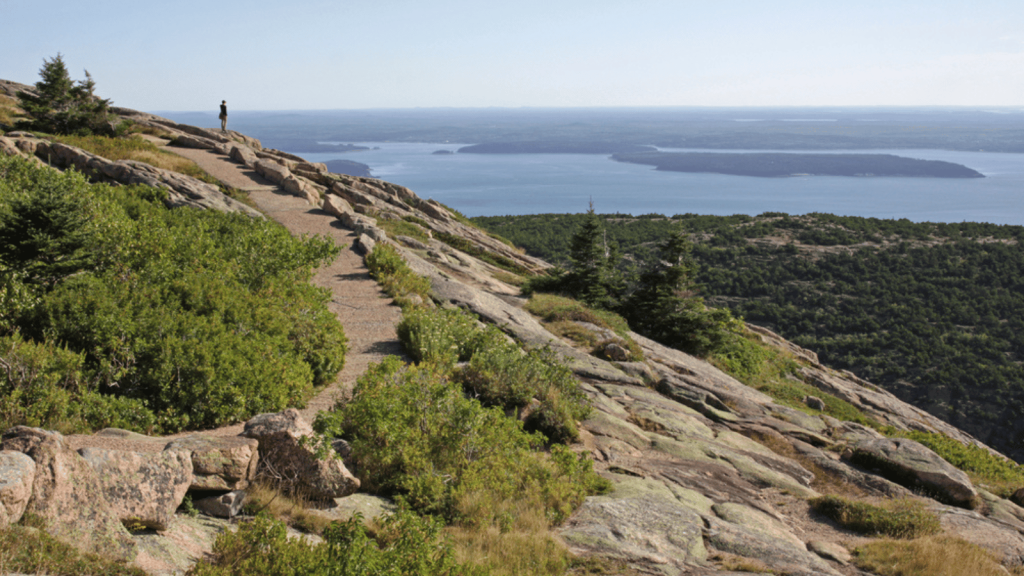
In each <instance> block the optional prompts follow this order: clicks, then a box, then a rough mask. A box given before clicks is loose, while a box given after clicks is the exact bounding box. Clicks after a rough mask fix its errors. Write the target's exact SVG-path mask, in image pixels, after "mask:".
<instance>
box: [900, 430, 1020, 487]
mask: <svg viewBox="0 0 1024 576" xmlns="http://www.w3.org/2000/svg"><path fill="white" fill-rule="evenodd" d="M883 432H884V433H886V435H888V436H898V437H902V438H909V439H911V440H914V441H916V442H920V443H921V444H924V445H925V446H927V447H928V448H931V449H932V450H933V451H934V452H935V453H936V454H938V455H939V456H941V457H942V458H943V459H945V460H946V461H947V462H949V463H950V464H952V465H953V466H956V467H957V468H959V469H961V470H963V471H964V472H966V473H967V475H968V476H970V477H971V482H973V483H974V484H976V485H979V486H985V487H986V488H988V489H989V490H991V491H992V492H994V493H996V494H998V495H999V496H1001V497H1003V498H1009V497H1010V496H1011V495H1012V494H1013V493H1014V492H1016V491H1017V490H1018V489H1020V488H1021V487H1024V466H1021V465H1020V464H1017V463H1016V462H1014V461H1012V460H1009V459H1007V458H1001V457H999V456H996V455H995V454H992V453H991V452H989V451H988V450H986V449H984V448H981V447H980V446H975V445H973V444H971V445H968V444H963V443H961V442H959V441H957V440H954V439H953V438H950V437H949V436H946V435H945V434H940V433H937V432H920V431H917V430H912V431H907V430H896V429H894V428H887V429H884V430H883Z"/></svg>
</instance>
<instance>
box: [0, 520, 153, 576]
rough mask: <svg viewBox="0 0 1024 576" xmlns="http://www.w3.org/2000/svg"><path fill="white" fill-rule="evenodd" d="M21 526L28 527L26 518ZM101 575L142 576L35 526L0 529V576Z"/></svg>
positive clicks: (123, 565)
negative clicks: (10, 575) (28, 575)
mask: <svg viewBox="0 0 1024 576" xmlns="http://www.w3.org/2000/svg"><path fill="white" fill-rule="evenodd" d="M28 520H29V521H28V522H23V524H31V523H32V521H33V519H32V518H31V516H30V518H29V519H28ZM12 573H21V574H68V575H75V574H83V575H84V574H104V575H110V576H145V574H146V573H145V572H144V571H143V570H141V569H139V568H135V567H132V566H127V565H125V564H124V563H123V562H118V561H115V560H111V559H108V558H103V557H101V556H97V555H95V554H86V553H83V552H80V551H79V550H78V549H77V548H75V547H74V546H71V545H69V544H65V543H63V542H61V541H59V540H57V539H55V538H54V537H52V536H50V535H49V534H47V533H46V532H43V531H42V530H40V529H39V528H38V527H34V526H28V525H14V526H10V527H8V528H5V529H3V530H0V574H12Z"/></svg>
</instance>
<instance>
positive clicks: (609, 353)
mask: <svg viewBox="0 0 1024 576" xmlns="http://www.w3.org/2000/svg"><path fill="white" fill-rule="evenodd" d="M601 352H603V353H604V355H605V357H606V358H608V359H609V360H613V361H615V362H627V361H629V360H630V357H631V354H630V353H629V350H628V349H627V348H626V347H625V346H623V345H622V344H619V343H618V342H609V343H607V344H605V345H604V347H603V348H602V349H601Z"/></svg>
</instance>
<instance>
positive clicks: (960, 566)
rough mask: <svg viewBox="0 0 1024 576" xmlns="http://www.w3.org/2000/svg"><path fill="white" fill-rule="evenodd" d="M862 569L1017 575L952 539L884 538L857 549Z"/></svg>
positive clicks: (897, 574)
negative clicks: (907, 539)
mask: <svg viewBox="0 0 1024 576" xmlns="http://www.w3.org/2000/svg"><path fill="white" fill-rule="evenodd" d="M854 563H855V564H856V565H857V567H858V568H860V569H862V570H867V571H869V572H871V573H872V574H878V575H879V576H946V575H948V576H997V575H1000V576H1001V575H1005V574H1009V573H1015V574H1020V569H1019V568H1018V569H1017V570H1014V571H1013V572H1007V570H1006V569H1005V568H1004V567H1003V566H1001V565H1000V563H999V561H998V560H997V559H996V558H995V557H994V556H993V555H992V554H991V553H990V552H988V551H986V550H985V549H983V548H981V547H980V546H978V545H976V544H971V543H970V542H967V541H965V540H962V539H960V538H954V537H951V536H929V537H926V538H920V539H918V540H911V541H906V540H891V539H884V540H878V541H876V542H870V543H868V544H865V545H864V546H861V547H859V548H857V549H856V550H854Z"/></svg>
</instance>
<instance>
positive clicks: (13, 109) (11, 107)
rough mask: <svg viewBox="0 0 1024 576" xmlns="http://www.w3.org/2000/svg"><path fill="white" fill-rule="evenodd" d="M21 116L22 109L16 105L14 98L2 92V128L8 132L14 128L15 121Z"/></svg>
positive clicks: (0, 96) (0, 117) (0, 125)
mask: <svg viewBox="0 0 1024 576" xmlns="http://www.w3.org/2000/svg"><path fill="white" fill-rule="evenodd" d="M19 116H21V110H20V109H19V108H18V107H17V106H16V105H15V101H14V99H13V98H8V97H7V96H4V95H3V94H0V130H2V131H4V132H7V131H8V130H10V129H11V128H14V122H15V120H16V119H17V118H18V117H19Z"/></svg>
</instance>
